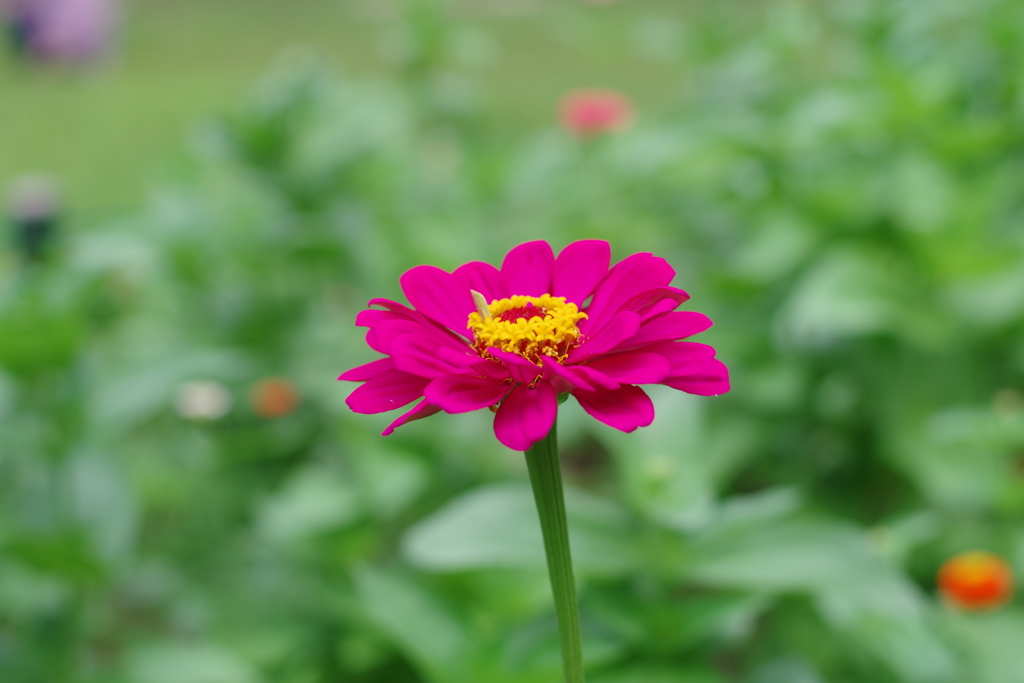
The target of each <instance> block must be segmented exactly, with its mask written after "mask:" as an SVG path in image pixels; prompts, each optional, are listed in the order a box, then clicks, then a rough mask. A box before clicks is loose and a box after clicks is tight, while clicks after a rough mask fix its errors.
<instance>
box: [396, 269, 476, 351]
mask: <svg viewBox="0 0 1024 683" xmlns="http://www.w3.org/2000/svg"><path fill="white" fill-rule="evenodd" d="M400 282H401V284H402V291H403V292H405V296H406V298H407V299H409V303H411V304H412V305H413V306H415V307H416V310H418V311H419V312H421V313H423V314H424V315H425V316H427V317H429V318H433V319H434V320H436V321H438V322H439V323H441V324H442V325H445V326H446V327H448V328H449V329H452V330H455V331H456V332H458V333H459V334H461V335H463V336H464V337H470V336H471V334H470V332H469V330H468V328H467V324H468V322H469V314H470V313H471V312H472V311H474V310H476V305H475V304H474V303H473V297H472V296H471V295H470V293H469V288H468V287H466V286H465V285H463V284H462V283H461V282H460V281H459V280H458V279H457V278H456V277H455V276H454V275H452V274H451V273H446V272H445V271H443V270H441V269H440V268H435V267H434V266H416V267H415V268H412V269H410V270H407V271H405V273H404V274H403V275H402V277H401V279H400Z"/></svg>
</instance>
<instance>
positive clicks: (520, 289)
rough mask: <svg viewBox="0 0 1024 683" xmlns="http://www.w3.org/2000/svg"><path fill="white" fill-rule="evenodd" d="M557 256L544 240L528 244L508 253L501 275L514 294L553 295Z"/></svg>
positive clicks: (502, 265)
mask: <svg viewBox="0 0 1024 683" xmlns="http://www.w3.org/2000/svg"><path fill="white" fill-rule="evenodd" d="M554 268H555V255H554V254H553V253H552V251H551V245H550V244H548V243H547V242H545V241H543V240H538V241H536V242H527V243H525V244H520V245H519V246H518V247H516V248H515V249H513V250H512V251H510V252H508V254H507V255H506V256H505V260H504V261H503V262H502V264H501V274H502V276H503V277H504V278H505V282H507V283H508V286H509V289H510V290H511V291H512V294H518V295H522V296H543V295H545V294H550V293H551V278H552V273H553V271H554Z"/></svg>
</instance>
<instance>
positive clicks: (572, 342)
mask: <svg viewBox="0 0 1024 683" xmlns="http://www.w3.org/2000/svg"><path fill="white" fill-rule="evenodd" d="M487 308H488V310H489V312H490V315H489V316H486V317H485V316H482V315H481V314H480V313H478V312H476V311H474V312H473V313H470V314H469V324H468V325H467V327H468V328H469V329H471V330H473V347H474V348H475V349H476V350H477V353H479V354H480V355H481V356H486V355H487V349H490V348H495V349H500V350H502V351H508V352H511V353H515V354H518V355H520V356H522V357H523V358H526V359H527V360H529V361H531V362H533V363H536V364H537V365H540V364H541V362H542V359H543V357H544V356H548V357H550V358H554V359H555V360H559V361H562V360H565V358H566V356H568V355H569V351H571V350H572V349H573V348H575V347H576V345H577V344H578V343H579V340H580V331H579V328H578V327H576V323H578V322H579V321H580V320H582V319H583V318H586V317H587V314H586V313H580V311H579V309H578V308H577V307H576V304H573V303H566V301H565V297H560V296H551V295H550V294H545V295H544V296H514V297H511V298H509V299H498V300H495V301H492V302H491V304H490V306H488V307H487Z"/></svg>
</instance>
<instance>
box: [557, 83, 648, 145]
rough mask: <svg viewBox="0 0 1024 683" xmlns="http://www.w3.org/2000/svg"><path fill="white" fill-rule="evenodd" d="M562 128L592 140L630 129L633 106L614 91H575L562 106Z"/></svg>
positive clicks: (560, 107) (564, 100) (563, 100)
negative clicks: (602, 135) (598, 136)
mask: <svg viewBox="0 0 1024 683" xmlns="http://www.w3.org/2000/svg"><path fill="white" fill-rule="evenodd" d="M558 113H559V118H560V119H561V121H562V125H563V126H564V127H565V129H566V130H568V131H569V132H571V133H574V134H576V135H578V136H580V137H591V136H594V135H599V134H601V133H608V132H611V131H615V130H620V129H622V128H625V127H627V126H628V125H629V124H630V123H631V122H632V120H633V105H632V104H631V103H630V101H629V100H628V99H627V98H626V97H625V96H624V95H622V94H621V93H618V92H616V91H614V90H597V89H592V90H573V91H571V92H569V93H568V94H566V95H565V97H563V98H562V101H561V102H560V103H559V106H558Z"/></svg>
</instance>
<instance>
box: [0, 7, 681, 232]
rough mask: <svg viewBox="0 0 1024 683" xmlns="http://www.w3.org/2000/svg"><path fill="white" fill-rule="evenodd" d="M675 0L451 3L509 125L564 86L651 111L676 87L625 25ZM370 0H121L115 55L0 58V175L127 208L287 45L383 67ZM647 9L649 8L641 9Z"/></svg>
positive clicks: (488, 106)
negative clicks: (478, 49)
mask: <svg viewBox="0 0 1024 683" xmlns="http://www.w3.org/2000/svg"><path fill="white" fill-rule="evenodd" d="M681 5H682V3H679V2H673V3H669V2H665V1H664V0H632V1H631V2H629V3H623V4H620V5H614V6H590V5H587V4H585V3H582V2H580V1H578V0H563V1H561V2H554V1H549V2H544V3H541V2H527V1H525V0H505V1H504V2H487V3H483V2H474V3H468V4H465V5H463V6H462V7H460V10H459V11H460V15H461V16H462V18H463V19H464V20H465V21H466V22H467V24H469V25H471V26H475V27H477V28H479V29H481V30H482V34H483V35H484V36H490V39H491V42H490V46H491V49H490V50H488V52H489V53H491V54H493V55H494V59H493V60H492V63H490V64H488V65H487V66H486V67H484V66H481V68H480V69H477V70H473V69H470V70H469V71H470V73H472V72H474V71H476V73H478V74H480V75H485V76H486V82H487V83H488V86H487V88H486V89H484V90H483V106H484V107H485V112H486V114H487V115H488V116H489V117H491V118H492V119H496V121H495V122H496V123H498V124H500V125H502V126H504V127H506V128H511V129H522V128H524V127H530V126H537V125H546V124H547V123H548V122H549V121H550V120H551V118H552V110H553V107H554V103H555V102H556V101H557V99H558V97H559V96H560V95H561V93H563V92H564V91H565V90H566V89H568V88H571V87H577V86H609V87H618V88H621V89H623V90H624V91H625V92H627V93H628V94H630V95H631V96H633V97H634V98H635V99H636V100H637V102H638V104H639V105H640V107H641V111H644V110H645V109H646V110H648V111H650V110H655V109H658V108H659V107H661V106H662V105H664V104H665V103H666V102H669V101H671V100H672V99H673V98H674V96H675V92H676V91H677V89H678V81H679V75H678V74H677V73H676V72H675V70H674V69H672V68H669V67H666V66H663V65H660V64H658V63H657V62H656V61H652V60H650V59H644V58H643V57H642V56H641V55H638V52H640V53H642V52H643V50H642V49H638V47H637V44H638V40H637V30H636V29H637V26H638V22H642V21H643V20H644V17H645V16H648V17H649V16H663V15H664V14H665V13H666V12H673V13H678V12H679V11H680V9H681ZM381 6H382V3H380V2H377V1H376V0H374V1H373V2H370V0H364V1H362V2H356V1H354V0H349V1H338V0H287V2H283V1H282V0H176V1H175V2H163V1H161V0H130V1H129V2H128V3H127V13H126V20H125V23H124V31H123V33H122V40H121V44H120V48H119V50H118V52H117V54H116V55H115V56H114V57H113V58H112V59H111V60H110V61H109V63H107V64H104V65H102V66H100V67H99V68H96V69H93V70H91V71H88V72H83V73H73V72H69V71H66V70H59V69H52V68H46V69H43V68H38V67H36V68H27V67H25V66H23V65H18V64H14V63H13V62H12V60H10V59H9V58H7V57H5V58H3V59H0V185H3V186H5V185H6V184H7V183H8V182H9V181H10V179H11V178H12V177H15V176H17V175H19V174H22V173H25V172H46V173H50V174H53V175H55V176H56V177H57V178H58V179H59V180H60V181H61V182H62V183H63V185H64V186H65V188H66V191H67V194H68V196H69V201H70V202H71V205H72V207H74V209H75V210H76V211H77V212H78V213H79V215H81V216H87V217H91V218H100V217H105V216H108V215H113V214H116V213H119V212H122V211H124V210H127V209H130V208H131V207H133V206H137V205H138V204H139V203H140V202H141V201H143V199H144V197H145V194H146V188H147V187H150V186H152V185H153V184H154V183H155V182H158V180H159V178H160V177H161V176H162V175H163V174H165V173H166V172H167V169H168V168H169V167H170V166H171V165H172V162H173V160H174V159H176V158H180V157H181V155H182V154H183V150H184V149H185V148H186V141H187V136H188V133H189V131H190V130H191V129H192V127H193V126H194V125H195V123H196V122H197V121H199V120H202V119H204V118H209V117H215V116H218V115H221V114H223V113H226V112H229V111H231V110H232V109H233V108H235V107H236V106H237V105H238V103H239V102H240V100H241V98H243V97H244V96H245V94H246V93H247V92H248V91H249V89H250V88H251V87H252V86H253V84H254V83H255V82H256V81H257V80H258V79H259V77H260V75H261V74H262V73H264V72H265V71H266V70H267V69H268V68H270V67H271V66H272V65H273V64H274V63H275V61H276V60H278V59H279V58H280V57H281V55H282V53H284V52H286V51H288V50H289V49H296V48H300V49H310V50H313V51H315V52H316V53H318V54H320V55H322V56H323V58H324V59H325V60H326V61H327V62H328V63H330V64H332V65H334V66H337V67H338V68H340V69H342V70H344V71H345V72H347V73H351V74H354V75H358V76H386V75H387V74H388V73H389V71H390V69H391V67H390V66H389V64H388V63H387V61H386V60H385V59H383V58H382V56H381V51H380V49H379V47H378V46H379V44H380V38H381V35H382V33H383V32H384V31H385V30H386V29H387V27H388V25H389V18H388V14H387V11H386V10H382V9H381ZM652 13H653V14H652Z"/></svg>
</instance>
